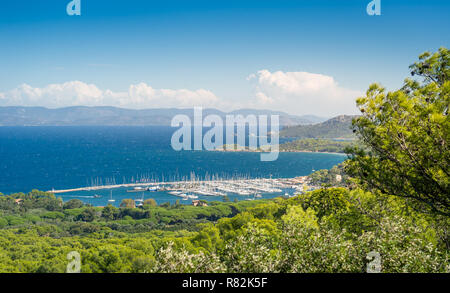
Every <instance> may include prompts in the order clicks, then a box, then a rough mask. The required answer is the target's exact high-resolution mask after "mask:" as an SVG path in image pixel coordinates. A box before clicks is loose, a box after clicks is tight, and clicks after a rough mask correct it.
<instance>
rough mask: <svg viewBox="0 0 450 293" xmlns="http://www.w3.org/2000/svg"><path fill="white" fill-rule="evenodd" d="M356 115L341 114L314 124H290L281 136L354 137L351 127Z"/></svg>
mask: <svg viewBox="0 0 450 293" xmlns="http://www.w3.org/2000/svg"><path fill="white" fill-rule="evenodd" d="M355 117H357V116H355V115H341V116H337V117H334V118H331V119H329V120H327V121H325V122H322V123H318V124H313V125H297V126H290V127H289V126H288V127H286V128H285V129H283V130H282V131H281V132H280V136H281V137H296V138H327V139H353V138H354V135H353V131H352V129H351V128H350V127H351V125H352V119H353V118H355Z"/></svg>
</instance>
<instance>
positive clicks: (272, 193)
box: [49, 176, 314, 206]
mask: <svg viewBox="0 0 450 293" xmlns="http://www.w3.org/2000/svg"><path fill="white" fill-rule="evenodd" d="M307 181H308V180H307V176H300V177H295V178H276V179H272V178H257V179H249V178H234V179H227V180H221V179H217V178H214V179H213V180H198V179H196V178H195V176H193V178H192V179H191V180H184V181H175V182H142V183H130V184H120V185H102V186H91V187H81V188H74V189H66V190H51V191H49V192H52V193H53V194H55V195H59V196H61V197H62V198H63V200H69V199H73V198H79V199H80V200H83V201H84V202H88V203H91V204H93V205H96V206H104V205H106V204H112V205H116V206H118V205H120V202H121V201H122V200H123V199H125V198H132V199H133V200H134V201H135V203H136V205H137V206H140V205H143V202H144V200H145V199H149V198H153V199H155V200H156V201H157V203H158V204H161V203H163V202H172V203H173V202H176V201H177V200H181V201H183V203H184V204H190V203H192V201H193V200H198V199H203V200H207V201H222V200H225V199H226V198H227V199H228V200H255V199H263V198H273V197H278V196H284V197H292V196H295V195H298V194H300V193H302V192H304V191H308V190H312V189H314V187H313V186H309V185H308V184H307V183H308V182H307ZM113 190H114V196H113ZM92 192H95V196H91V195H90V194H92ZM102 192H107V193H109V197H108V196H103V195H99V194H101V193H102ZM133 193H137V194H139V195H138V196H133V195H131V194H133ZM75 194H76V195H75ZM103 197H105V198H108V200H107V201H105V200H104V199H102V198H103Z"/></svg>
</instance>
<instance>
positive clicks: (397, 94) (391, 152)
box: [347, 48, 450, 217]
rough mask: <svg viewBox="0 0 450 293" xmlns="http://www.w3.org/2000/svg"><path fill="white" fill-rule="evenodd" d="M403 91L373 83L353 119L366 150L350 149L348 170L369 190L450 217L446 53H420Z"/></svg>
mask: <svg viewBox="0 0 450 293" xmlns="http://www.w3.org/2000/svg"><path fill="white" fill-rule="evenodd" d="M410 69H411V75H412V76H413V77H418V79H417V80H413V79H410V78H407V79H406V80H405V82H404V85H403V86H402V88H401V89H399V90H397V91H394V92H387V93H386V90H385V89H384V88H383V87H381V86H380V85H379V84H373V85H371V86H370V87H369V89H368V90H367V94H366V96H365V97H362V98H359V99H358V100H357V104H358V106H359V108H360V110H361V112H362V116H360V117H358V118H357V119H355V120H354V121H353V129H354V132H355V133H356V135H357V137H358V139H359V140H360V141H361V142H362V143H363V144H364V145H365V146H367V148H368V151H365V150H362V149H360V148H354V149H353V150H350V152H351V154H352V159H351V160H350V161H349V162H348V168H347V172H348V173H349V174H350V175H352V176H353V177H355V178H357V179H359V180H358V183H359V184H360V186H362V187H363V188H365V189H367V190H372V191H380V192H383V193H385V194H394V195H397V196H401V197H404V198H407V199H410V200H409V202H410V204H411V205H415V207H416V208H417V209H419V210H421V211H423V212H432V213H436V214H440V215H444V216H446V217H449V216H450V180H449V177H450V151H449V147H448V142H449V139H450V120H449V117H448V111H449V105H450V52H449V50H448V49H446V48H441V49H440V50H439V51H438V52H436V53H434V54H431V53H429V52H426V53H424V54H422V55H421V56H419V61H418V62H416V63H414V64H413V65H411V66H410Z"/></svg>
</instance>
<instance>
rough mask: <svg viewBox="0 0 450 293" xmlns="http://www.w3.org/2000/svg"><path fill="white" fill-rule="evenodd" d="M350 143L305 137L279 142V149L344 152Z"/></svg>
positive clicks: (286, 150) (287, 150)
mask: <svg viewBox="0 0 450 293" xmlns="http://www.w3.org/2000/svg"><path fill="white" fill-rule="evenodd" d="M352 145H353V143H352V142H349V141H336V140H327V139H312V138H306V139H298V140H294V141H290V142H286V143H283V144H280V151H285V152H300V151H303V152H330V153H345V150H346V149H347V148H348V147H351V146H352Z"/></svg>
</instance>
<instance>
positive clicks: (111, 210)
mask: <svg viewBox="0 0 450 293" xmlns="http://www.w3.org/2000/svg"><path fill="white" fill-rule="evenodd" d="M118 214H119V211H118V210H117V208H116V207H114V206H112V205H111V204H108V205H107V206H106V207H104V208H103V210H102V217H103V218H105V219H106V220H108V221H113V220H115V219H116V218H117V216H118Z"/></svg>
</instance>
